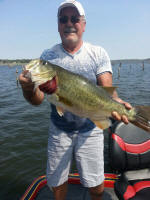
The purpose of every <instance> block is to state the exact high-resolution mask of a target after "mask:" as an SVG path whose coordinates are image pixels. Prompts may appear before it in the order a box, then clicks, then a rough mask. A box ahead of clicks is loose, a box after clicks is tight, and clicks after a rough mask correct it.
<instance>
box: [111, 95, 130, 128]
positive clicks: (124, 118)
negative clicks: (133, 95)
mask: <svg viewBox="0 0 150 200" xmlns="http://www.w3.org/2000/svg"><path fill="white" fill-rule="evenodd" d="M114 100H115V101H117V102H119V103H121V104H124V106H125V107H126V108H127V109H128V110H130V109H131V108H132V106H131V104H130V103H128V102H125V101H123V100H122V99H120V98H118V97H117V98H114ZM112 117H113V118H114V119H115V120H118V121H123V122H124V123H125V124H128V123H129V120H128V118H127V116H126V115H119V113H117V112H116V111H114V112H112Z"/></svg>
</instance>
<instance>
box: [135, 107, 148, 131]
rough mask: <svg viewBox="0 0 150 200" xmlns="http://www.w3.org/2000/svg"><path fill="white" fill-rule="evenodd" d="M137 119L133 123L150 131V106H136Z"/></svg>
mask: <svg viewBox="0 0 150 200" xmlns="http://www.w3.org/2000/svg"><path fill="white" fill-rule="evenodd" d="M135 109H136V116H135V120H134V121H131V123H132V124H134V125H136V126H138V127H139V128H142V129H144V130H145V131H148V132H150V106H136V107H135Z"/></svg>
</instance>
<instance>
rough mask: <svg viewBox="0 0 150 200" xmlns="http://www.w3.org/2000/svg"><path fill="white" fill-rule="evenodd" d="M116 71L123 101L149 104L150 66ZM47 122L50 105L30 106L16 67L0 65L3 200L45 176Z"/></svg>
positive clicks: (14, 198) (136, 65) (11, 199)
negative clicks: (23, 92)
mask: <svg viewBox="0 0 150 200" xmlns="http://www.w3.org/2000/svg"><path fill="white" fill-rule="evenodd" d="M17 69H18V72H19V73H20V72H21V70H22V68H21V66H20V67H17ZM113 72H114V74H113V79H114V85H115V86H117V87H118V89H117V91H118V94H119V96H120V97H121V98H122V99H124V100H126V101H128V102H130V103H131V104H133V105H150V64H149V63H145V65H144V71H143V69H142V63H141V62H134V63H129V62H127V63H123V64H122V66H121V68H120V71H119V64H118V63H117V64H115V65H113ZM119 73H120V76H119ZM48 121H49V103H48V102H47V101H46V100H45V101H44V102H43V104H42V105H40V106H38V107H35V106H32V105H30V104H29V103H27V102H26V101H25V100H24V98H23V96H22V92H21V89H20V88H17V85H16V67H11V68H10V67H7V66H0V199H2V200H17V199H19V198H20V197H21V196H22V194H23V193H24V192H25V190H26V188H27V186H28V185H29V184H31V182H32V181H33V180H34V179H35V178H36V177H38V176H41V175H43V174H45V168H46V160H47V158H46V148H47V138H48V134H47V132H48ZM105 146H106V147H107V144H105Z"/></svg>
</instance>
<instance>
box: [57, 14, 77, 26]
mask: <svg viewBox="0 0 150 200" xmlns="http://www.w3.org/2000/svg"><path fill="white" fill-rule="evenodd" d="M69 18H70V17H68V16H66V15H64V16H62V17H60V18H59V23H61V24H66V23H67V22H68V20H69ZM70 21H71V22H72V23H73V24H76V23H78V22H79V21H80V18H79V17H76V16H71V19H70Z"/></svg>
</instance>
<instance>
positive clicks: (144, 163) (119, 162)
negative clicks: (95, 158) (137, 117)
mask: <svg viewBox="0 0 150 200" xmlns="http://www.w3.org/2000/svg"><path fill="white" fill-rule="evenodd" d="M110 132H111V134H110V140H109V142H110V144H109V147H110V149H109V150H110V152H109V155H110V164H111V168H112V170H113V172H114V173H117V174H118V179H117V181H116V182H115V185H114V190H115V193H116V195H117V197H118V198H119V199H120V200H150V133H148V132H146V131H144V130H142V129H140V128H137V127H136V126H134V125H132V124H128V125H125V124H124V123H123V122H115V123H114V124H113V125H112V127H111V128H110Z"/></svg>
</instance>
